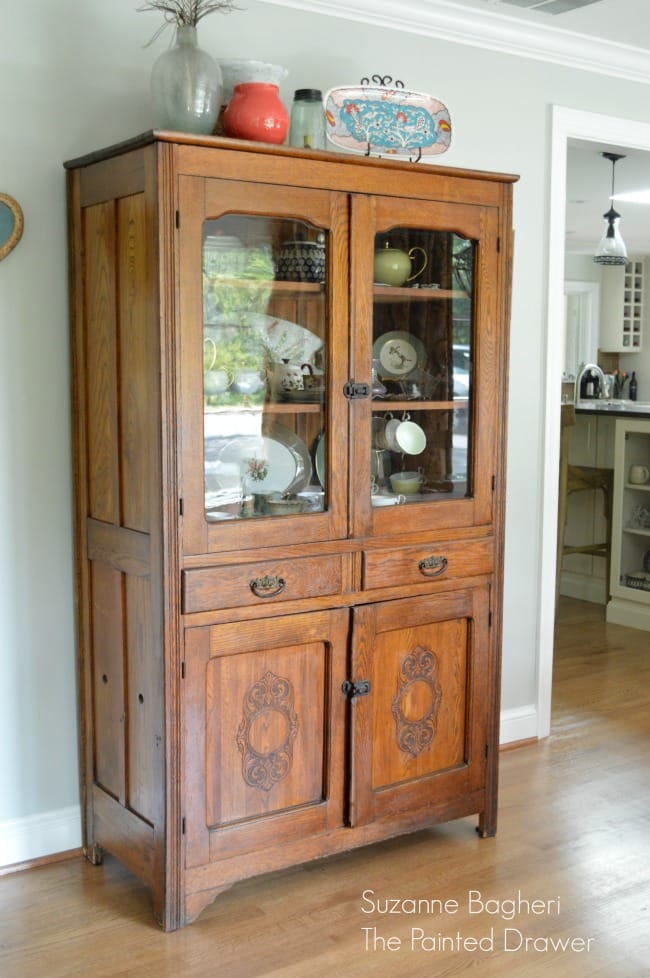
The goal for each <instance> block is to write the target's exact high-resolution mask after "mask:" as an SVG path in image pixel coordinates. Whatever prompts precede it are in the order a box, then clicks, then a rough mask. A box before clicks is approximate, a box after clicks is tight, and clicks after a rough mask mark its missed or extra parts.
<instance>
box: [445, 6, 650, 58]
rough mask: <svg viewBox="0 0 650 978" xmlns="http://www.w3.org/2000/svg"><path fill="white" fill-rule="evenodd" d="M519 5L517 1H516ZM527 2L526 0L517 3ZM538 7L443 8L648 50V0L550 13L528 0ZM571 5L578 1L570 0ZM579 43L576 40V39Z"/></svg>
mask: <svg viewBox="0 0 650 978" xmlns="http://www.w3.org/2000/svg"><path fill="white" fill-rule="evenodd" d="M518 2H519V0H518ZM521 2H528V0H521ZM531 2H535V3H537V4H541V5H540V6H538V7H536V8H535V7H520V6H515V5H514V4H513V3H512V2H506V0H447V4H446V5H447V6H450V7H461V8H468V7H469V8H471V9H474V10H478V11H480V12H481V13H483V14H485V13H489V14H491V15H493V16H494V17H499V18H501V17H507V18H514V19H515V20H518V21H520V22H521V23H522V25H523V24H528V25H533V24H539V25H540V26H541V27H543V28H547V29H548V28H552V29H554V30H557V31H569V32H571V33H576V34H583V35H586V36H587V37H592V38H598V39H601V40H605V41H609V42H614V43H616V44H625V45H630V46H631V47H636V48H646V49H649V50H650V16H649V10H648V0H596V2H590V3H589V4H588V5H586V6H582V7H578V8H576V9H575V10H567V11H566V12H562V13H553V12H552V11H553V9H558V8H559V7H560V5H559V4H558V7H555V8H554V7H553V4H552V3H551V2H550V0H548V2H545V3H542V0H531ZM572 2H573V3H576V2H579V0H572ZM576 44H579V39H576Z"/></svg>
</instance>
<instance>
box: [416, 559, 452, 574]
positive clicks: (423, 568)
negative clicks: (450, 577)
mask: <svg viewBox="0 0 650 978" xmlns="http://www.w3.org/2000/svg"><path fill="white" fill-rule="evenodd" d="M418 567H419V568H420V573H421V574H424V576H425V577H439V576H440V574H444V572H445V571H446V570H447V558H446V557H425V559H424V560H421V561H420V563H419V564H418Z"/></svg>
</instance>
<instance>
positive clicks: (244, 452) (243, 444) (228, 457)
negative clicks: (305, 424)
mask: <svg viewBox="0 0 650 978" xmlns="http://www.w3.org/2000/svg"><path fill="white" fill-rule="evenodd" d="M212 442H213V443H212V444H210V443H209V440H206V460H205V483H206V493H208V494H215V493H216V494H221V495H228V493H235V494H238V493H240V492H241V486H242V483H243V482H244V481H245V483H246V490H247V491H248V492H260V493H269V492H280V493H284V492H300V490H301V489H304V488H305V486H306V485H308V484H309V481H310V479H311V471H312V469H311V461H310V458H309V452H308V451H307V446H306V445H305V443H304V442H303V441H302V440H301V439H300V438H298V436H297V435H296V434H295V433H294V432H293V431H291V430H290V429H289V428H285V426H284V425H281V424H278V423H277V422H274V423H272V424H269V425H268V427H265V429H264V432H263V434H250V435H235V436H234V437H232V438H214V439H212ZM252 460H253V461H254V462H259V463H260V464H261V465H263V466H264V470H265V471H264V474H263V477H262V478H261V479H256V480H254V479H252V478H251V475H250V472H251V465H250V463H251V461H252ZM253 467H254V466H253Z"/></svg>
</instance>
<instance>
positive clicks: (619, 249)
mask: <svg viewBox="0 0 650 978" xmlns="http://www.w3.org/2000/svg"><path fill="white" fill-rule="evenodd" d="M600 155H601V156H603V157H604V158H605V159H606V160H609V161H610V163H611V164H612V193H611V196H612V197H613V196H614V168H615V166H616V162H617V160H624V159H625V156H622V155H621V154H620V153H601V154H600ZM603 217H604V218H605V220H606V221H607V228H606V230H605V234H604V235H603V237H602V239H601V241H600V244H599V245H598V248H597V249H596V254H595V255H594V261H595V262H596V264H597V265H627V263H628V259H627V249H626V248H625V243H624V241H623V238H622V237H621V232H620V231H619V229H618V222H619V221H620V218H621V215H620V214H619V213H618V212H617V211H615V210H614V207H613V206H612V205H610V208H609V210H608V211H607V213H605V214H603Z"/></svg>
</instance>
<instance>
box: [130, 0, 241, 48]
mask: <svg viewBox="0 0 650 978" xmlns="http://www.w3.org/2000/svg"><path fill="white" fill-rule="evenodd" d="M137 10H138V13H146V12H147V11H150V10H155V11H157V12H158V13H161V14H162V15H163V18H164V24H163V25H162V27H161V28H160V29H159V30H158V31H156V33H155V34H154V36H153V37H152V38H151V40H150V41H149V44H152V43H153V42H154V41H155V40H156V38H158V37H159V36H160V35H161V33H162V32H163V31H164V30H165V28H167V27H168V26H169V25H170V24H175V25H176V26H177V27H196V25H197V24H198V22H199V21H200V20H202V19H203V18H204V17H207V16H208V14H214V13H222V14H229V13H231V12H232V11H233V10H237V7H236V6H235V4H234V2H233V0H147V2H146V3H143V5H142V6H141V7H138V8H137Z"/></svg>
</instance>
